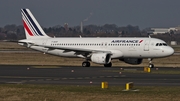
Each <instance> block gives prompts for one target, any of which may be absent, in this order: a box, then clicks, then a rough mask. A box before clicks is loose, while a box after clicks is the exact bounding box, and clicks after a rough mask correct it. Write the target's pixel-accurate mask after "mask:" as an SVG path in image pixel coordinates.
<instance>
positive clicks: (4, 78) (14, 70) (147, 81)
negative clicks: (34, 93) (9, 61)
mask: <svg viewBox="0 0 180 101" xmlns="http://www.w3.org/2000/svg"><path fill="white" fill-rule="evenodd" d="M121 69H122V70H121ZM152 70H153V71H157V69H156V68H153V69H152ZM179 70H180V68H167V67H166V68H163V67H162V68H159V69H158V71H179ZM103 81H106V82H108V84H109V85H125V84H126V83H127V82H134V84H135V85H137V86H179V85H180V74H177V73H175V74H157V73H144V72H143V68H142V67H139V68H135V67H134V68H133V67H129V68H127V67H126V68H123V67H111V68H104V67H61V66H10V65H1V66H0V83H1V84H58V85H100V84H101V82H103Z"/></svg>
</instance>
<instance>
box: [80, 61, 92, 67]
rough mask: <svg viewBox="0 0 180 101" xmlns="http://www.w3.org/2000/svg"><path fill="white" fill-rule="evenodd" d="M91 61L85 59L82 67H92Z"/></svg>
mask: <svg viewBox="0 0 180 101" xmlns="http://www.w3.org/2000/svg"><path fill="white" fill-rule="evenodd" d="M90 65H91V64H90V62H88V61H84V62H83V63H82V67H90Z"/></svg>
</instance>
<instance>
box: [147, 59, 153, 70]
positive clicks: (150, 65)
mask: <svg viewBox="0 0 180 101" xmlns="http://www.w3.org/2000/svg"><path fill="white" fill-rule="evenodd" d="M148 60H149V67H150V68H154V64H153V63H152V60H153V59H151V58H148Z"/></svg>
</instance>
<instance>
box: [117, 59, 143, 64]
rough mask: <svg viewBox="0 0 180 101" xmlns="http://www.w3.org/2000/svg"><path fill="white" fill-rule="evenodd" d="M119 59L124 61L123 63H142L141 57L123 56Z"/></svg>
mask: <svg viewBox="0 0 180 101" xmlns="http://www.w3.org/2000/svg"><path fill="white" fill-rule="evenodd" d="M119 60H120V61H124V62H125V63H128V64H132V65H138V64H141V63H142V60H143V59H141V58H137V59H136V58H124V59H119Z"/></svg>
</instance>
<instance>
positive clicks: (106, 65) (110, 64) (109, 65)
mask: <svg viewBox="0 0 180 101" xmlns="http://www.w3.org/2000/svg"><path fill="white" fill-rule="evenodd" d="M111 66H112V63H111V62H110V63H108V64H104V67H111Z"/></svg>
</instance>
